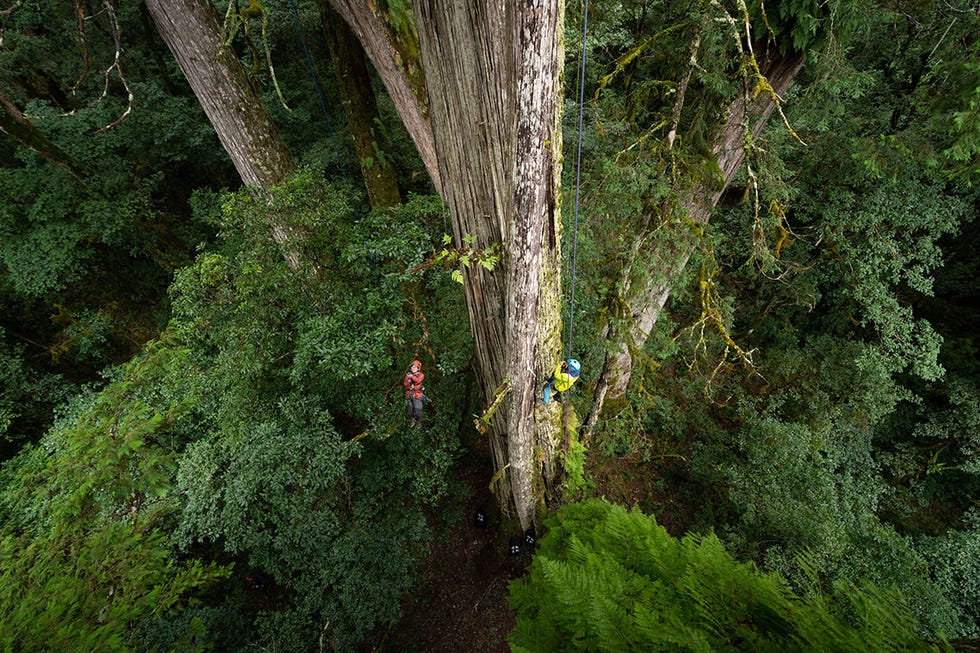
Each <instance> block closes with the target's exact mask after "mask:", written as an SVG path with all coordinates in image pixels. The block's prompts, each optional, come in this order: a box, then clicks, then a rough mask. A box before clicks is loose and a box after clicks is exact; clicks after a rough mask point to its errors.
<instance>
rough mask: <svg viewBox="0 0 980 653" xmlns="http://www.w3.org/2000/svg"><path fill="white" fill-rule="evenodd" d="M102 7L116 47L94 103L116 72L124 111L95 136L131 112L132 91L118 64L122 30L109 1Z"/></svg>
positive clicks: (105, 93)
mask: <svg viewBox="0 0 980 653" xmlns="http://www.w3.org/2000/svg"><path fill="white" fill-rule="evenodd" d="M102 6H103V7H105V12H106V14H107V15H108V16H109V20H110V24H111V32H112V40H113V42H114V44H115V46H116V53H115V57H114V58H113V61H112V65H111V66H109V67H108V68H106V70H105V72H104V73H103V75H104V76H105V84H104V86H103V88H102V95H101V96H100V97H99V99H98V100H96V103H98V102H101V101H102V100H103V99H104V98H105V97H106V95H107V94H108V92H109V79H110V77H109V76H110V73H112V71H113V70H115V71H116V76H117V77H118V78H119V81H120V82H122V85H123V88H125V89H126V110H125V111H123V113H122V115H120V116H119V117H118V118H116V119H115V120H114V121H112V122H111V123H109V124H108V125H106V126H105V127H103V128H101V129H98V130H96V132H95V133H96V134H101V133H103V132H106V131H108V130H110V129H112V128H113V127H115V126H116V125H118V124H119V123H121V122H122V121H123V120H125V119H126V118H127V117H128V116H129V114H130V113H132V111H133V91H132V90H131V89H130V88H129V83H128V82H127V81H126V76H125V75H124V74H123V69H122V65H121V63H120V61H121V59H122V29H121V28H120V27H119V18H118V17H117V16H116V10H115V7H113V6H112V2H111V0H103V2H102Z"/></svg>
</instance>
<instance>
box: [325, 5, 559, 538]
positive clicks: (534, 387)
mask: <svg viewBox="0 0 980 653" xmlns="http://www.w3.org/2000/svg"><path fill="white" fill-rule="evenodd" d="M331 2H332V3H333V5H334V8H335V9H336V10H337V11H338V13H340V14H341V15H342V16H344V18H345V20H347V21H348V23H349V24H350V25H351V26H352V28H353V29H354V31H355V33H357V34H358V37H359V38H361V39H362V42H363V39H365V38H369V39H372V38H376V37H377V38H380V37H384V38H386V39H388V38H390V37H389V36H388V35H387V34H386V32H385V30H383V29H377V28H376V29H375V30H374V31H373V32H371V31H369V29H368V28H367V27H364V26H370V25H372V24H375V25H382V24H383V21H382V20H381V18H380V17H379V16H378V15H374V14H372V10H371V9H370V8H369V7H367V6H365V5H364V4H363V3H357V2H352V1H350V0H331ZM414 10H415V14H414V18H415V25H416V29H417V32H418V43H419V52H420V58H421V63H422V70H423V71H424V88H423V89H421V90H417V91H416V92H421V93H424V95H425V97H426V99H427V106H428V114H427V115H428V119H429V123H428V125H429V127H430V129H431V139H432V143H433V151H434V154H435V159H434V161H435V163H436V166H437V170H436V172H435V175H436V176H435V179H436V182H437V187H439V188H440V189H441V190H440V192H441V195H442V197H443V199H444V200H445V201H446V204H447V205H448V207H449V211H450V213H451V215H452V222H453V233H454V237H455V239H456V242H457V244H462V243H463V239H464V238H475V239H476V243H475V245H476V247H479V248H489V247H493V246H495V245H496V246H499V247H501V248H502V251H503V257H502V263H501V265H500V266H499V267H498V268H497V269H495V270H492V271H488V270H484V269H482V268H480V267H479V266H477V267H474V268H469V269H466V270H464V273H465V284H464V286H465V295H466V304H467V309H468V313H469V320H470V328H471V331H472V333H473V336H474V341H475V351H474V357H475V363H476V370H477V375H478V378H479V382H480V387H481V390H482V394H483V396H484V399H485V401H486V402H487V403H488V404H489V403H490V402H491V401H492V400H493V399H494V397H496V396H497V393H498V392H500V391H501V389H502V388H507V391H506V392H507V396H506V398H505V400H504V403H503V404H502V408H501V409H500V411H498V412H497V413H496V415H497V416H496V417H495V418H494V420H493V422H492V425H491V429H490V432H489V437H490V442H491V448H492V451H493V456H494V461H495V467H496V471H497V473H498V474H499V475H500V476H499V478H500V481H499V482H498V483H497V484H496V491H497V494H498V498H499V499H500V502H501V506H502V507H503V508H504V510H505V512H507V513H510V508H511V507H513V508H514V509H515V510H516V517H517V519H518V521H519V522H520V524H521V526H522V527H523V528H529V527H530V526H531V525H532V524H533V523H534V522H535V521H536V517H537V514H538V511H539V510H540V508H541V505H542V503H543V501H544V500H545V490H546V488H547V487H548V486H549V485H550V484H551V482H552V481H553V479H554V477H555V473H556V465H555V454H556V452H557V450H558V445H559V442H560V428H561V414H560V409H559V408H558V407H557V405H554V406H552V407H549V408H547V409H545V408H542V409H537V410H536V407H535V406H536V405H535V397H536V396H537V394H538V392H539V391H540V386H541V385H542V384H543V382H544V380H545V379H546V378H547V375H548V374H549V373H550V371H551V370H552V369H553V368H554V365H555V363H556V362H557V360H558V358H559V357H560V356H561V343H560V339H561V298H560V287H561V279H560V260H561V258H560V249H559V237H560V229H561V220H560V209H559V205H558V200H557V198H558V197H559V192H558V190H559V188H558V185H559V179H560V157H561V152H560V144H561V132H560V118H561V116H560V108H561V91H560V83H561V67H562V62H563V43H562V33H563V20H564V3H563V2H561V1H559V0H538V1H536V2H522V3H500V2H493V1H492V0H472V1H470V2H466V3H445V2H437V1H436V0H419V1H417V2H415V3H414ZM359 26H361V27H359ZM372 35H373V36H372ZM364 47H365V50H366V51H367V53H368V55H369V56H370V57H371V60H372V61H373V62H375V68H376V69H377V70H378V71H379V74H380V75H381V77H382V79H383V80H384V81H385V85H386V87H387V88H389V89H391V88H393V87H396V88H397V87H399V86H401V85H409V86H411V85H410V84H408V81H407V79H406V78H405V74H404V73H403V72H401V71H395V72H393V71H392V70H391V68H390V67H387V68H386V67H385V65H379V64H378V62H377V61H376V60H375V57H376V56H381V57H382V58H387V57H389V56H390V53H391V52H393V51H395V50H396V48H395V46H394V45H393V44H392V43H391V42H390V41H389V42H387V43H371V44H368V43H365V45H364ZM378 53H380V54H378ZM396 73H397V75H398V76H400V77H401V78H402V79H401V80H400V81H399V80H392V79H387V78H388V77H390V76H392V75H394V74H396ZM399 112H400V113H401V112H402V108H401V107H399ZM402 117H403V120H404V121H405V124H406V127H407V128H408V130H409V132H410V133H411V132H412V130H413V124H415V122H413V116H412V115H408V116H407V119H406V116H405V114H403V115H402ZM413 138H415V141H416V143H419V142H420V141H422V142H424V141H425V140H426V138H425V135H424V134H423V135H420V136H418V137H416V136H413ZM424 159H425V156H424V153H423V160H424Z"/></svg>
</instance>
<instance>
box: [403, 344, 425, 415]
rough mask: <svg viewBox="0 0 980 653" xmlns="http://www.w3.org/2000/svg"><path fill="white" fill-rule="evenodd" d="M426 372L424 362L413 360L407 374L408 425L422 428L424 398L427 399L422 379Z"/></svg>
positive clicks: (406, 405) (406, 410) (406, 407)
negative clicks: (423, 369) (423, 368)
mask: <svg viewBox="0 0 980 653" xmlns="http://www.w3.org/2000/svg"><path fill="white" fill-rule="evenodd" d="M424 380H425V374H423V373H422V363H421V362H420V361H418V360H414V361H412V364H411V366H409V368H408V372H407V373H406V374H405V382H404V383H403V385H404V386H405V399H406V404H405V412H406V413H407V414H408V426H409V427H413V426H414V427H416V428H422V400H423V399H425V387H424V386H423V385H422V381H424Z"/></svg>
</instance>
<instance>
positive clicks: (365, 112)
mask: <svg viewBox="0 0 980 653" xmlns="http://www.w3.org/2000/svg"><path fill="white" fill-rule="evenodd" d="M317 6H318V7H319V9H320V23H321V25H322V26H323V33H324V34H325V35H326V37H327V46H328V47H329V49H330V58H331V59H332V60H333V66H334V72H335V73H336V76H337V86H338V89H339V90H340V99H341V102H343V104H344V112H345V113H346V114H347V124H348V125H349V126H350V130H351V135H352V136H353V138H354V153H355V155H356V156H357V160H358V162H359V163H360V166H361V176H362V177H363V179H364V187H365V188H366V189H367V194H368V201H369V202H370V203H371V207H372V208H375V209H378V208H387V207H390V206H394V205H396V204H398V203H399V202H401V193H399V191H398V179H397V178H396V177H395V169H394V167H392V165H391V159H390V155H389V149H388V139H387V137H386V136H385V135H384V132H382V130H381V127H380V123H379V121H378V105H377V102H376V101H375V97H374V90H373V89H372V88H371V76H370V74H369V73H368V68H367V61H366V59H365V57H364V48H363V47H361V43H360V41H358V40H357V37H356V36H355V35H354V33H353V32H351V30H350V27H348V25H347V23H345V22H344V19H343V18H341V17H340V16H338V15H337V14H336V12H334V11H333V9H331V8H330V5H329V3H328V2H327V0H318V1H317Z"/></svg>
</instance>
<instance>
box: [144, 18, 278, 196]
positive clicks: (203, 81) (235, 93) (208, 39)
mask: <svg viewBox="0 0 980 653" xmlns="http://www.w3.org/2000/svg"><path fill="white" fill-rule="evenodd" d="M146 7H147V9H149V10H150V15H151V16H152V17H153V21H154V22H155V23H156V25H157V30H158V31H159V32H160V36H162V37H163V40H164V41H165V42H166V43H167V47H168V48H170V51H171V52H172V53H173V55H174V57H175V58H176V59H177V63H178V64H179V65H180V69H181V70H182V71H183V72H184V76H185V77H186V78H187V81H188V83H189V84H190V86H191V89H193V91H194V95H196V96H197V99H198V101H199V102H200V103H201V106H202V107H203V108H204V113H206V114H207V116H208V120H210V121H211V124H212V125H213V126H214V129H215V131H216V132H217V133H218V138H219V139H220V140H221V145H222V146H223V147H224V149H225V151H226V152H228V155H229V156H230V157H231V159H232V162H233V163H234V164H235V169H236V170H238V174H239V175H240V176H241V178H242V181H243V182H245V185H246V186H254V187H257V188H269V187H271V186H273V185H274V184H276V183H278V182H280V181H282V179H283V178H284V177H285V176H286V175H287V174H288V173H289V172H291V171H292V170H293V167H294V165H293V160H292V157H291V156H290V154H289V150H288V149H287V148H286V144H285V143H284V142H283V140H282V138H281V137H280V136H279V131H278V130H277V129H276V126H275V125H274V124H273V122H272V119H271V118H270V117H269V114H268V112H267V111H266V109H265V106H264V105H263V104H262V98H261V97H260V96H259V94H258V92H257V90H256V89H255V87H254V86H253V85H252V83H251V81H250V80H249V78H248V75H246V73H245V70H244V68H242V65H241V62H239V61H238V58H237V57H236V56H235V53H234V52H233V51H232V50H231V48H226V47H223V46H222V42H221V21H220V17H219V16H218V13H217V11H216V10H215V8H214V6H213V5H212V4H211V2H210V1H209V0H146Z"/></svg>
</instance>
